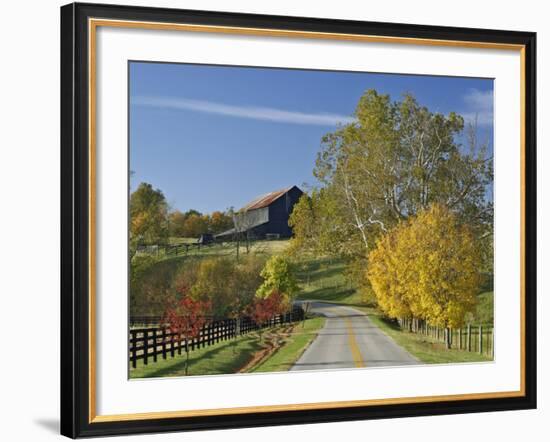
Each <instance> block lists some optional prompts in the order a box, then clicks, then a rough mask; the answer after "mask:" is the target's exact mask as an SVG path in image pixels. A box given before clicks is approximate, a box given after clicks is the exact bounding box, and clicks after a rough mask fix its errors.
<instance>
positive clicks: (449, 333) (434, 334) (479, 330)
mask: <svg viewBox="0 0 550 442" xmlns="http://www.w3.org/2000/svg"><path fill="white" fill-rule="evenodd" d="M398 322H399V325H400V326H401V328H403V329H404V330H408V331H410V332H412V333H418V334H422V335H424V336H428V337H430V338H432V339H433V340H435V341H437V342H441V343H444V344H448V346H449V348H455V349H457V350H463V351H469V352H476V353H479V354H481V355H485V356H489V357H494V352H495V345H494V344H495V332H494V328H493V327H487V326H485V327H484V326H481V325H471V324H469V325H467V326H465V327H463V328H454V329H453V328H444V327H436V326H433V325H430V324H428V323H427V322H426V321H422V320H420V319H411V318H401V319H399V320H398Z"/></svg>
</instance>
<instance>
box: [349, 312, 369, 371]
mask: <svg viewBox="0 0 550 442" xmlns="http://www.w3.org/2000/svg"><path fill="white" fill-rule="evenodd" d="M346 328H347V329H348V344H349V348H350V349H351V355H352V357H353V361H354V362H355V366H356V367H364V366H365V362H364V361H363V358H362V356H361V352H360V351H359V346H358V345H357V341H356V340H355V333H354V332H353V324H352V323H351V320H350V319H349V318H346Z"/></svg>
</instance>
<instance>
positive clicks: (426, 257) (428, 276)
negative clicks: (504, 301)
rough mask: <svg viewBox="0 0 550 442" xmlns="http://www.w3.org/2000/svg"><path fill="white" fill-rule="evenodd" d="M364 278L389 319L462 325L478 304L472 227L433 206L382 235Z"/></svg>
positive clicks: (476, 255)
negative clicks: (410, 319)
mask: <svg viewBox="0 0 550 442" xmlns="http://www.w3.org/2000/svg"><path fill="white" fill-rule="evenodd" d="M368 261H369V264H368V271H367V277H368V279H369V281H370V282H371V284H372V287H373V290H374V292H375V294H376V298H377V300H378V304H379V306H380V308H381V309H382V310H383V311H384V313H385V314H387V315H388V316H390V317H393V318H398V317H414V318H419V319H424V320H426V321H428V322H429V323H430V324H433V325H437V326H440V327H453V328H455V327H461V326H462V325H463V324H464V317H465V315H466V313H468V312H471V311H472V310H473V309H474V307H475V304H476V294H477V292H478V290H479V285H480V266H481V254H480V251H479V247H478V246H477V244H476V242H475V239H474V236H473V235H472V233H471V231H470V229H469V228H468V227H467V226H465V225H461V224H459V222H458V220H457V218H456V216H455V215H454V214H453V213H452V212H451V211H450V210H448V209H447V208H446V207H444V206H442V205H433V206H431V207H430V208H429V209H427V210H425V211H422V212H420V213H419V214H418V215H417V216H416V217H413V218H411V219H409V220H408V221H404V222H401V223H400V224H398V225H397V226H396V227H395V228H394V229H392V230H391V231H390V232H388V233H387V234H386V235H384V236H383V237H381V238H380V239H379V240H378V241H377V244H376V248H375V249H374V250H372V251H371V252H370V254H369V260H368Z"/></svg>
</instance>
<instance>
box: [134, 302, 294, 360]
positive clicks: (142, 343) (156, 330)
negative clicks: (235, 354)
mask: <svg viewBox="0 0 550 442" xmlns="http://www.w3.org/2000/svg"><path fill="white" fill-rule="evenodd" d="M144 318H146V317H139V318H136V319H141V320H143V319H144ZM151 318H152V319H160V318H158V317H151ZM303 319H304V310H303V309H302V308H301V307H298V308H295V309H294V310H293V311H292V312H289V313H285V314H281V315H276V316H274V317H273V318H271V319H269V320H268V321H266V322H265V323H263V324H261V325H258V324H256V323H255V322H254V321H253V320H252V319H250V318H249V317H244V318H239V319H224V320H221V321H214V322H211V323H209V324H207V325H205V326H204V327H203V328H202V329H201V330H200V332H199V334H198V336H196V337H194V338H189V339H186V338H185V336H183V335H182V334H181V333H178V332H174V331H172V330H171V329H170V327H169V326H160V327H148V328H131V329H130V331H129V360H130V363H131V365H132V367H133V368H136V367H137V361H138V360H140V359H142V360H143V364H144V365H148V364H149V362H150V359H152V361H153V362H157V361H158V359H159V357H162V359H166V358H167V357H168V356H170V357H172V358H173V357H174V356H176V354H178V355H181V353H182V350H183V351H184V352H187V351H193V350H196V349H199V348H204V347H208V346H210V345H213V344H217V343H218V342H220V341H226V340H228V339H235V338H237V337H239V336H242V335H245V334H247V333H250V332H252V331H255V330H259V329H263V328H268V327H274V326H277V325H282V324H287V323H291V322H296V321H301V320H303ZM145 322H146V321H144V322H143V323H145Z"/></svg>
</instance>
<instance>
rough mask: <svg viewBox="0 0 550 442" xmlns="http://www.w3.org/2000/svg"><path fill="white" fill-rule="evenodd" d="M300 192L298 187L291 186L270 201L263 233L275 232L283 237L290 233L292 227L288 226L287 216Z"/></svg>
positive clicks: (287, 236)
mask: <svg viewBox="0 0 550 442" xmlns="http://www.w3.org/2000/svg"><path fill="white" fill-rule="evenodd" d="M302 194H303V192H302V191H301V190H300V189H298V188H297V187H293V188H292V189H290V190H289V191H288V192H287V193H286V194H285V195H283V196H281V197H280V198H278V199H277V200H275V201H274V202H273V203H271V205H270V206H269V223H267V231H266V232H265V233H276V234H279V235H280V236H281V237H283V238H289V237H290V236H291V235H292V229H291V228H290V227H289V226H288V218H289V217H290V214H291V213H292V209H293V208H294V205H295V204H296V203H297V202H298V200H299V199H300V196H302Z"/></svg>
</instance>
